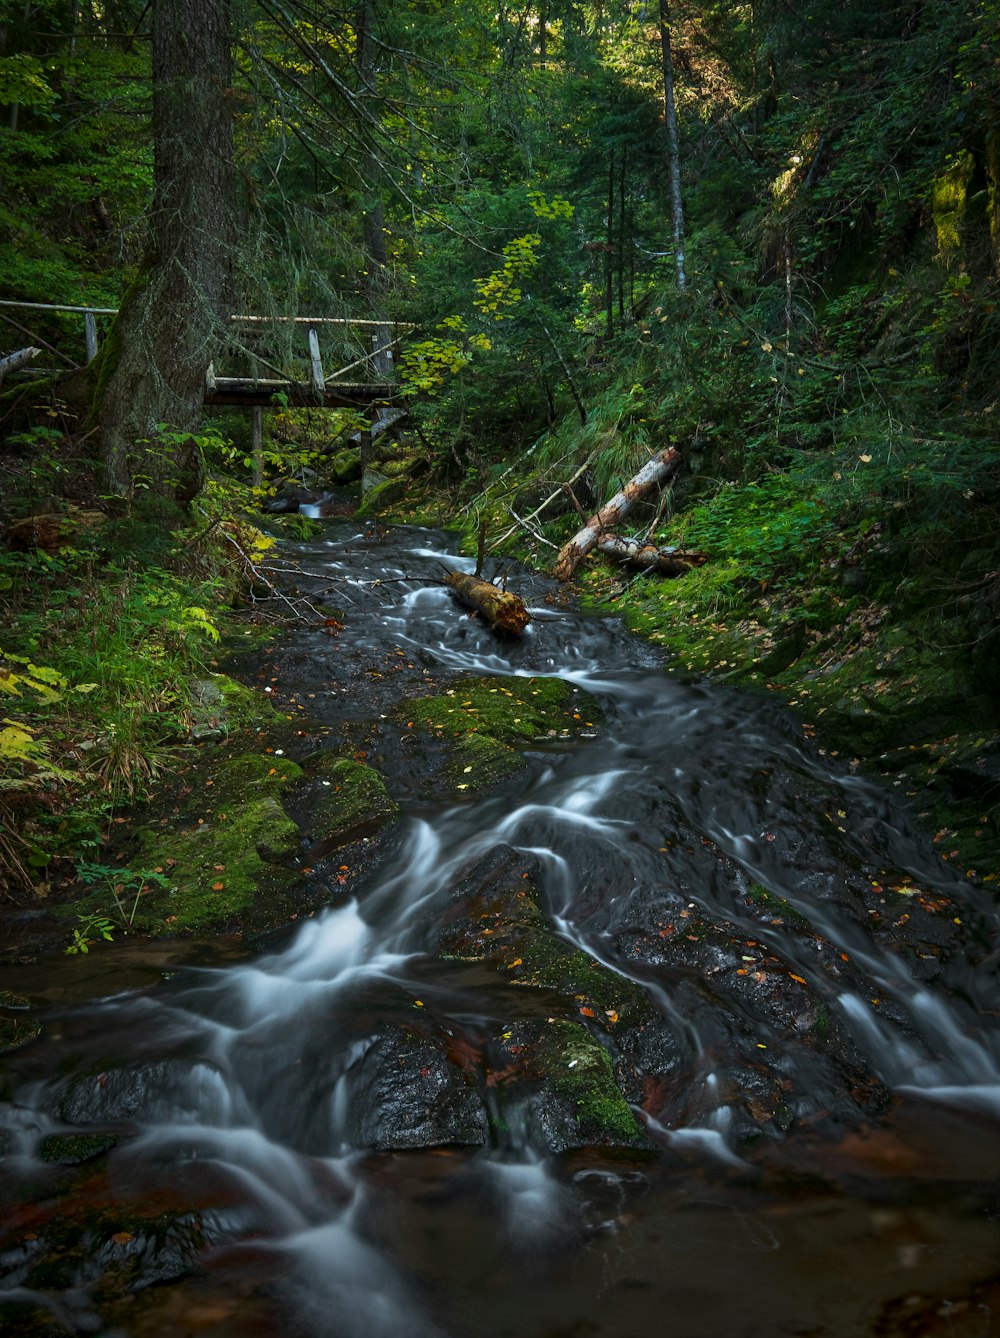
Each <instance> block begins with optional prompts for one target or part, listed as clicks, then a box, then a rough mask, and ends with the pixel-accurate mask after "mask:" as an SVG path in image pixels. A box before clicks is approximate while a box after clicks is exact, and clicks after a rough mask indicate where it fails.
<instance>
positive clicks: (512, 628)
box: [445, 571, 531, 633]
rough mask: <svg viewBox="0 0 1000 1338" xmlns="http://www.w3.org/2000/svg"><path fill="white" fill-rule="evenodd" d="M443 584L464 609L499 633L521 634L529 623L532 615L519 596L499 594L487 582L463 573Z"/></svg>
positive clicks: (449, 575) (451, 575)
mask: <svg viewBox="0 0 1000 1338" xmlns="http://www.w3.org/2000/svg"><path fill="white" fill-rule="evenodd" d="M445 580H446V581H447V582H448V584H449V585H450V586H451V588H452V590H453V591H454V592H455V597H456V599H458V600H459V601H460V602H461V603H462V604H464V605H465V606H466V608H470V609H475V610H476V612H477V613H481V614H482V615H483V617H484V618H485V619H486V621H487V622H488V623H489V625H490V626H491V627H493V628H495V629H498V630H499V631H501V632H515V633H520V632H523V631H524V629H525V628H526V627H527V626H528V624H529V623H530V622H531V615H530V613H529V612H528V610H527V609H526V608H525V606H524V601H523V600H522V599H521V596H520V595H515V594H513V593H512V592H511V591H509V590H498V589H497V587H496V586H495V585H491V584H490V583H489V581H481V580H480V579H479V577H478V576H470V575H469V574H468V573H467V572H464V571H450V572H448V573H447V574H446V576H445Z"/></svg>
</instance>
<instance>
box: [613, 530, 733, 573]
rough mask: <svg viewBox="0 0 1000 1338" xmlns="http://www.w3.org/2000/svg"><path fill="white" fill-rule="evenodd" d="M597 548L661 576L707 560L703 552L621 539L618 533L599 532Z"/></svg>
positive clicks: (632, 565) (679, 571)
mask: <svg viewBox="0 0 1000 1338" xmlns="http://www.w3.org/2000/svg"><path fill="white" fill-rule="evenodd" d="M597 551H598V552H599V553H606V554H607V555H608V556H609V557H613V558H618V560H619V561H620V562H626V563H628V565H629V566H630V567H638V568H639V569H640V570H641V571H657V572H659V573H660V574H661V575H662V576H683V575H684V573H685V572H686V571H690V570H691V568H692V567H701V566H703V565H704V563H705V562H707V561H708V557H707V555H706V554H705V553H681V552H679V551H678V550H677V549H676V548H657V546H656V545H655V544H644V543H643V542H642V541H641V540H640V539H623V538H622V536H621V535H620V534H602V535H601V537H600V539H598V541H597Z"/></svg>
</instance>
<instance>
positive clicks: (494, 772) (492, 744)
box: [442, 734, 524, 793]
mask: <svg viewBox="0 0 1000 1338" xmlns="http://www.w3.org/2000/svg"><path fill="white" fill-rule="evenodd" d="M523 766H524V762H523V761H522V759H521V755H520V753H518V752H517V750H516V749H514V748H511V747H510V746H509V745H508V744H506V743H501V742H500V741H499V740H498V739H493V738H490V736H489V735H488V734H468V735H466V737H465V738H464V739H461V740H460V741H459V743H458V745H457V747H456V748H455V751H454V753H453V755H452V757H451V759H450V760H449V761H448V763H447V764H446V766H445V769H444V774H443V777H442V779H443V781H444V783H445V785H447V786H448V787H449V789H451V790H455V791H457V792H459V793H464V792H465V791H470V792H473V793H480V792H482V791H485V790H492V789H494V788H496V786H498V785H501V784H503V782H504V781H506V780H510V778H511V776H513V775H515V774H516V773H517V772H518V771H520V770H521V769H522V767H523Z"/></svg>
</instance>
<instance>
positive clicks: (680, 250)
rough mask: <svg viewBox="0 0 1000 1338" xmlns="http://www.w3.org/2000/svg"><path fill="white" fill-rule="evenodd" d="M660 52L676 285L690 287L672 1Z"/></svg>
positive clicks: (665, 11) (665, 3)
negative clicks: (676, 91) (686, 251)
mask: <svg viewBox="0 0 1000 1338" xmlns="http://www.w3.org/2000/svg"><path fill="white" fill-rule="evenodd" d="M660 53H661V55H662V58H663V115H664V119H665V121H666V125H667V170H668V172H669V174H670V219H671V223H672V224H673V232H674V265H675V266H676V269H677V287H678V288H679V289H680V290H681V292H683V291H684V289H685V288H686V287H687V272H686V270H685V264H684V201H683V198H682V196H681V149H680V135H679V134H678V131H677V105H676V102H675V101H674V56H673V50H672V48H671V45H670V4H669V0H660Z"/></svg>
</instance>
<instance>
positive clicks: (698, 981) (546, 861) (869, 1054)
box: [0, 520, 1000, 1338]
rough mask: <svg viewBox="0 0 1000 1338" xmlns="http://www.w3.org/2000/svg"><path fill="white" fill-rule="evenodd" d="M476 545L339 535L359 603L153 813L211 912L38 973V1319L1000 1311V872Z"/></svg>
mask: <svg viewBox="0 0 1000 1338" xmlns="http://www.w3.org/2000/svg"><path fill="white" fill-rule="evenodd" d="M451 547H452V540H451V539H450V538H449V536H447V535H445V534H442V533H439V532H435V531H428V530H417V529H405V528H400V529H398V530H394V531H390V532H389V533H388V534H384V535H381V536H378V537H375V536H373V535H372V534H371V532H369V533H367V534H366V533H364V532H361V531H359V530H358V529H357V528H356V527H355V524H354V523H353V522H351V521H348V520H344V521H336V522H331V523H330V524H329V526H328V527H327V528H326V529H325V530H324V533H323V535H322V536H320V537H318V538H316V539H314V540H312V541H310V542H308V543H305V544H302V545H301V546H300V548H299V556H300V560H301V564H302V568H303V572H304V573H305V574H303V575H301V576H300V577H298V578H296V579H297V585H298V589H299V591H300V592H304V593H305V594H308V595H309V597H310V598H311V599H312V600H313V601H314V602H321V603H322V604H323V608H324V611H325V610H328V611H329V617H328V618H322V619H318V620H317V622H316V624H315V625H311V626H309V627H300V628H296V629H293V630H292V631H290V632H289V633H288V634H287V635H285V636H283V637H282V638H281V639H279V640H278V641H277V642H276V643H274V644H273V645H272V646H271V648H270V650H269V651H268V652H267V653H266V655H265V654H263V653H261V652H260V651H259V650H253V651H248V652H247V653H246V655H244V656H241V657H238V658H237V662H236V669H237V671H238V672H239V673H240V674H241V675H242V676H243V677H244V679H245V680H246V681H248V682H250V683H252V684H255V685H256V686H257V687H258V688H259V689H260V690H261V692H262V693H264V694H265V695H266V696H267V697H268V699H269V700H270V703H271V708H272V713H273V714H272V718H271V719H269V720H268V721H266V722H264V723H263V724H261V723H260V722H258V723H257V724H256V725H254V726H253V727H252V728H251V729H250V730H249V732H248V733H246V734H243V735H242V736H241V737H240V739H239V740H237V739H236V738H235V737H234V738H230V739H229V740H228V741H223V742H221V743H219V744H213V745H210V747H211V748H212V751H211V752H207V753H206V769H205V772H204V774H203V775H202V774H200V775H199V777H198V779H197V781H196V782H193V781H190V780H189V781H188V782H186V783H185V785H182V786H180V787H179V789H178V792H177V794H176V796H175V802H174V803H173V807H172V808H170V809H169V810H168V812H167V815H166V817H167V820H166V821H165V822H158V823H156V824H151V825H150V828H149V830H148V831H147V832H146V833H145V834H144V835H143V837H142V838H141V844H140V852H138V853H137V859H136V861H135V862H136V863H137V864H141V866H142V867H143V868H147V867H148V868H152V869H154V870H157V869H158V870H160V871H161V872H160V876H159V879H158V880H154V881H153V882H152V883H151V885H150V886H149V887H148V888H147V889H144V890H143V891H142V893H141V895H140V896H139V897H138V898H137V900H138V905H139V909H138V910H137V912H136V916H137V921H136V924H137V927H139V926H141V927H142V928H143V929H144V930H146V931H148V932H150V933H154V934H156V935H170V934H176V933H179V932H181V931H185V932H186V933H187V934H188V935H192V934H193V935H195V936H194V937H187V938H183V937H182V938H178V939H175V940H174V941H173V942H172V943H171V942H169V941H166V942H163V941H161V942H157V943H155V944H149V945H147V946H146V947H145V948H143V947H140V946H137V945H136V943H135V941H134V940H132V941H129V942H124V943H114V944H111V945H108V947H107V948H104V947H103V946H102V947H101V948H100V949H99V950H98V949H95V950H94V952H93V953H92V954H90V958H89V959H88V961H87V964H86V966H85V967H84V968H83V972H84V974H83V976H82V977H81V975H80V974H78V975H77V976H76V977H75V978H71V977H70V974H69V973H71V972H73V971H77V972H78V973H79V971H80V964H79V963H77V962H74V961H72V960H70V961H67V960H66V959H65V958H63V957H61V956H59V957H57V956H56V955H54V954H51V955H49V956H46V955H45V954H44V953H43V954H42V957H41V959H40V960H38V961H36V962H35V963H32V964H27V965H25V966H24V967H22V968H20V969H18V970H15V971H12V972H11V988H12V989H13V990H15V991H17V994H18V995H19V996H20V998H21V999H22V1000H23V1001H24V1003H25V1004H27V1005H30V1007H28V1008H26V1009H22V1012H24V1013H25V1014H26V1015H27V1016H29V1017H30V1018H31V1020H32V1023H33V1024H34V1025H35V1027H36V1030H37V1031H38V1034H37V1036H36V1037H35V1039H33V1040H31V1042H30V1044H27V1045H23V1046H22V1047H21V1048H19V1049H17V1050H16V1051H14V1052H12V1053H11V1054H10V1055H9V1056H8V1057H7V1058H6V1060H5V1064H4V1071H3V1079H2V1082H3V1089H2V1095H3V1097H4V1106H3V1109H2V1116H0V1123H2V1125H3V1127H4V1133H3V1134H2V1135H0V1137H2V1138H3V1140H4V1141H3V1149H4V1151H5V1170H6V1179H5V1186H6V1187H5V1190H4V1195H5V1202H6V1215H7V1221H8V1226H7V1228H6V1231H5V1236H4V1243H3V1245H2V1247H0V1248H2V1251H3V1252H2V1254H0V1270H2V1271H0V1277H2V1279H3V1280H2V1282H0V1286H2V1287H4V1288H5V1291H4V1292H0V1313H2V1314H3V1317H4V1321H5V1324H8V1325H9V1326H10V1331H11V1332H24V1333H47V1332H50V1331H51V1332H66V1331H70V1332H98V1331H100V1332H108V1333H112V1332H114V1333H144V1334H145V1333H151V1334H155V1333H159V1332H164V1333H166V1332H177V1331H180V1329H181V1328H182V1327H183V1329H184V1331H187V1332H205V1333H218V1334H223V1333H224V1334H240V1333H256V1332H262V1333H263V1332H269V1331H273V1326H274V1325H275V1323H278V1322H279V1320H278V1317H279V1316H280V1324H281V1327H282V1330H283V1331H284V1332H289V1333H303V1334H308V1333H319V1334H335V1335H338V1338H339V1336H340V1335H344V1338H351V1336H353V1335H355V1334H362V1333H364V1334H365V1335H372V1334H374V1335H382V1334H384V1335H387V1336H388V1335H389V1334H394V1335H395V1334H398V1333H401V1332H406V1333H407V1334H423V1333H428V1334H430V1333H435V1334H438V1333H440V1334H453V1335H464V1334H473V1333H474V1334H483V1335H497V1336H498V1338H499V1335H502V1334H507V1333H511V1334H512V1333H518V1334H529V1335H537V1336H538V1338H543V1336H544V1335H551V1338H555V1335H557V1334H560V1335H580V1336H581V1338H582V1336H583V1335H585V1334H586V1335H608V1336H614V1338H629V1335H633V1334H639V1333H649V1332H653V1331H654V1330H655V1329H657V1328H661V1327H662V1326H663V1322H664V1321H663V1313H664V1310H663V1307H664V1306H665V1305H669V1306H670V1313H671V1315H672V1316H675V1317H676V1323H675V1325H674V1328H675V1329H676V1332H678V1333H683V1334H691V1335H692V1338H693V1336H694V1335H696V1334H697V1335H699V1338H701V1336H702V1335H706V1334H712V1333H716V1332H719V1333H722V1332H726V1333H728V1334H732V1333H740V1334H747V1335H749V1334H751V1333H761V1334H764V1333H767V1334H772V1335H773V1334H786V1333H787V1334H797V1333H803V1332H809V1333H815V1334H829V1335H834V1334H837V1335H839V1334H843V1335H848V1334H851V1335H856V1334H860V1333H869V1332H870V1333H879V1334H883V1333H884V1334H893V1333H900V1334H903V1333H916V1332H920V1333H928V1334H934V1333H942V1334H943V1333H946V1332H947V1333H952V1332H962V1333H964V1332H968V1333H969V1334H972V1333H978V1332H988V1331H989V1329H988V1328H987V1329H982V1328H978V1329H977V1328H975V1327H968V1328H967V1329H963V1328H958V1329H956V1328H954V1327H953V1326H954V1325H955V1324H956V1323H958V1324H968V1325H972V1326H974V1325H975V1324H977V1323H978V1324H980V1325H981V1324H982V1323H984V1322H992V1321H991V1318H990V1317H992V1318H993V1320H996V1321H997V1322H1000V1295H998V1293H997V1291H996V1282H995V1276H996V1275H995V1235H994V1229H993V1226H992V1219H991V1214H993V1213H994V1212H995V1198H992V1197H991V1194H992V1190H991V1188H990V1186H991V1182H992V1178H993V1177H995V1176H996V1173H997V1171H998V1170H1000V1153H998V1140H997V1138H996V1132H997V1123H998V1121H1000V1067H998V1055H1000V1028H998V1026H997V1012H996V1002H995V1001H996V997H997V992H996V985H997V979H996V978H997V971H998V966H1000V963H998V958H997V953H996V948H995V945H996V942H997V929H998V924H997V919H998V917H997V911H996V908H995V905H994V904H993V902H992V901H991V900H990V899H989V898H988V897H986V896H985V895H984V894H982V893H981V892H979V891H978V890H977V889H975V888H974V887H973V886H971V885H970V884H969V883H967V882H966V881H964V880H963V879H962V878H961V877H960V876H958V875H957V874H956V873H955V872H953V871H952V870H950V869H949V868H948V867H947V865H946V864H944V863H942V862H941V861H940V860H938V859H937V858H936V856H935V855H934V854H933V852H932V849H931V847H930V844H929V841H928V840H927V838H925V837H923V836H921V835H920V834H918V833H917V832H915V831H914V830H913V829H912V827H911V825H910V823H909V820H908V819H907V817H906V815H905V814H904V813H903V812H902V811H901V810H900V809H899V808H898V807H897V806H896V805H895V802H894V801H893V800H892V798H891V797H890V796H888V795H886V794H885V793H884V792H883V791H882V790H880V789H879V788H878V787H876V786H875V785H873V784H871V783H869V782H868V781H865V780H863V779H861V778H859V777H858V776H856V775H853V774H850V773H849V772H848V771H846V770H839V769H838V768H837V767H836V765H834V764H831V762H830V760H829V759H828V758H826V757H824V756H823V755H821V754H820V752H819V751H818V750H817V749H816V748H815V747H814V745H813V743H812V742H811V741H810V739H809V737H808V733H807V732H806V731H803V729H802V727H801V726H800V725H799V724H796V723H795V722H794V721H793V720H792V719H791V718H790V717H789V716H787V715H786V714H785V713H783V711H782V710H781V708H780V707H778V706H776V705H774V704H773V703H771V702H768V701H765V700H762V699H761V698H760V697H758V696H755V695H752V694H748V693H746V692H741V691H737V690H727V689H724V688H718V687H710V686H707V685H705V684H703V683H699V682H691V681H684V680H681V679H678V678H674V677H671V675H670V674H669V672H668V671H667V667H666V665H665V664H664V662H663V661H662V659H661V657H660V655H659V652H657V651H656V650H655V649H653V648H651V647H650V646H649V645H648V644H647V643H644V642H641V641H638V640H636V639H634V638H631V637H630V636H629V635H628V634H627V633H626V632H625V630H624V628H623V627H622V625H621V623H620V622H619V621H618V620H616V619H613V618H612V619H608V618H601V617H596V616H587V615H582V614H578V613H575V612H571V611H567V610H566V609H565V608H562V607H560V605H559V602H558V601H557V600H556V599H555V598H554V596H553V592H552V589H551V586H550V585H549V583H547V582H546V581H544V580H543V579H542V578H540V577H537V576H534V575H532V574H531V573H529V572H527V571H512V572H511V573H510V574H509V579H510V581H511V582H513V583H515V584H516V585H517V588H518V590H519V592H520V593H521V594H522V595H523V596H524V597H525V599H526V600H527V601H528V603H529V604H530V605H531V607H532V611H533V615H534V621H533V624H532V628H531V630H530V632H529V634H528V635H526V636H525V637H523V638H519V639H518V640H516V641H506V642H503V641H498V640H497V639H496V638H495V637H494V636H493V635H492V634H491V633H490V632H489V630H488V629H487V628H485V627H484V626H482V625H481V623H479V622H477V621H476V620H474V619H470V618H468V617H467V616H465V615H464V614H463V613H462V612H461V611H460V610H459V609H458V608H457V607H456V606H455V605H454V604H453V603H452V601H451V598H450V596H449V594H448V593H447V592H446V590H445V589H444V588H443V587H442V586H441V585H440V584H438V583H437V579H438V578H439V577H440V574H441V570H442V565H443V564H444V563H447V564H448V565H450V566H460V567H463V568H465V569H469V568H471V566H472V564H471V563H470V562H468V560H466V559H463V558H459V557H457V556H455V554H454V553H453V552H449V549H450V548H451ZM248 857H249V861H248ZM845 1270H849V1271H850V1275H851V1279H852V1281H851V1284H850V1287H849V1288H845V1286H844V1285H843V1276H844V1273H845ZM984 1317H985V1319H984ZM945 1324H947V1326H949V1327H942V1325H945ZM168 1325H169V1326H172V1327H166V1326H168ZM803 1326H804V1327H803ZM672 1331H673V1330H672Z"/></svg>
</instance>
